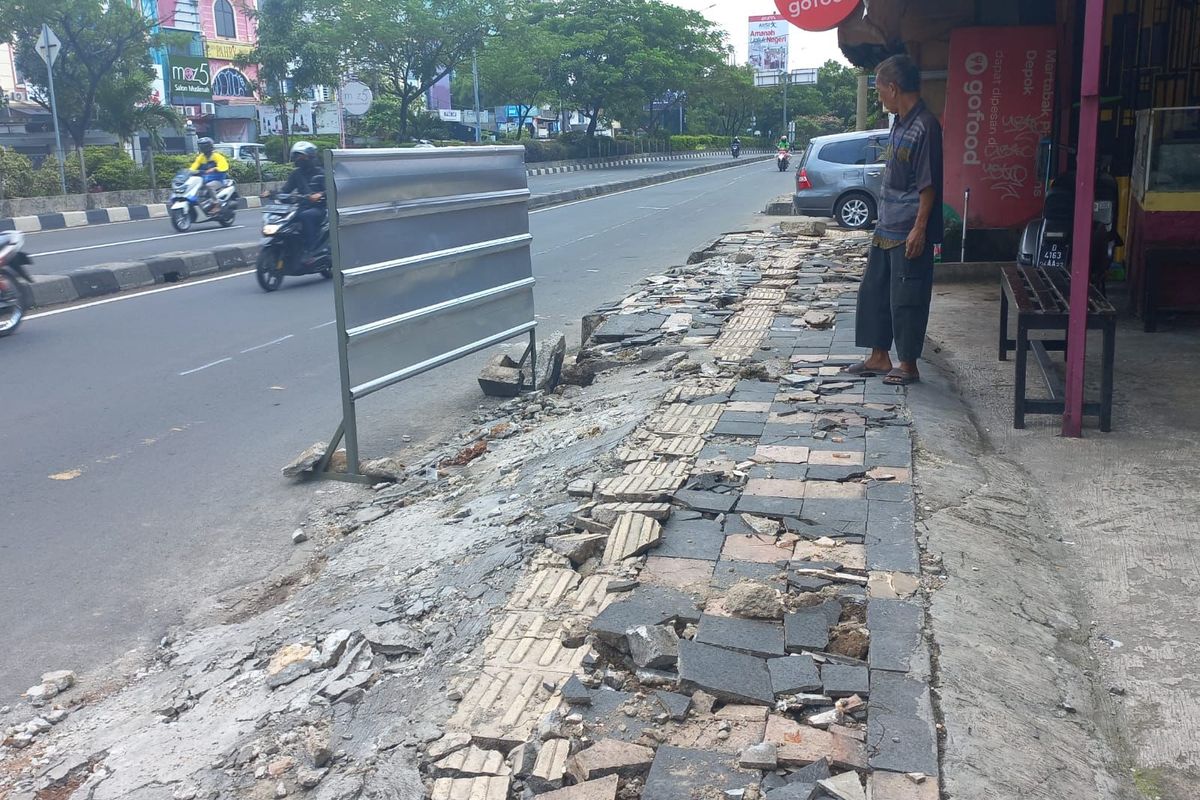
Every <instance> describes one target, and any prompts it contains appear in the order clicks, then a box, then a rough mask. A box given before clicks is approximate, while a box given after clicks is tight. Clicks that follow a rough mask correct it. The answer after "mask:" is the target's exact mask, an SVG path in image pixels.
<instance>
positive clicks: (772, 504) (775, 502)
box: [737, 494, 804, 518]
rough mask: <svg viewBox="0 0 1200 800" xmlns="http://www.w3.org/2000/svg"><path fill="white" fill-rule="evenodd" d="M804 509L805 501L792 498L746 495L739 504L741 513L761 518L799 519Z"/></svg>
mask: <svg viewBox="0 0 1200 800" xmlns="http://www.w3.org/2000/svg"><path fill="white" fill-rule="evenodd" d="M803 508H804V501H803V500H796V499H794V498H791V497H760V496H758V495H750V494H744V495H742V497H741V499H739V500H738V503H737V510H738V512H739V513H743V514H755V515H757V516H760V517H775V518H780V517H798V516H800V515H801V512H802V510H803Z"/></svg>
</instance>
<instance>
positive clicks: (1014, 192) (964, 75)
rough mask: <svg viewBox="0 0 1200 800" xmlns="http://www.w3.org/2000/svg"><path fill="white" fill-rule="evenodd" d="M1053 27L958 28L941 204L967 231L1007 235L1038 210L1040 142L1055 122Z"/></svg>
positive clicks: (949, 91) (948, 92) (949, 92)
mask: <svg viewBox="0 0 1200 800" xmlns="http://www.w3.org/2000/svg"><path fill="white" fill-rule="evenodd" d="M1057 68H1058V54H1057V52H1056V49H1055V32H1054V28H1053V27H1048V26H1047V27H1042V26H1038V27H1009V28H960V29H958V30H956V31H954V32H953V33H952V34H951V36H950V70H949V77H948V78H947V84H946V113H945V118H944V121H943V123H942V127H943V130H944V141H945V145H944V147H945V153H944V159H945V171H946V178H945V192H946V202H947V203H948V204H949V205H950V206H951V207H952V208H954V209H955V210H956V211H957V212H958V213H959V215H960V216H961V215H962V213H963V193H964V190H966V189H968V188H969V189H970V190H971V200H970V208H969V212H968V213H969V216H970V219H969V220H968V222H969V223H970V225H971V227H972V228H1011V227H1015V226H1017V225H1021V224H1024V223H1025V222H1028V221H1029V220H1031V219H1033V218H1034V217H1036V216H1037V215H1038V214H1040V213H1041V210H1042V199H1043V194H1044V192H1043V187H1042V182H1041V181H1040V180H1039V178H1038V171H1037V161H1038V143H1039V142H1040V141H1041V139H1042V137H1044V136H1049V135H1050V131H1051V129H1052V126H1053V119H1054V87H1055V76H1056V73H1057Z"/></svg>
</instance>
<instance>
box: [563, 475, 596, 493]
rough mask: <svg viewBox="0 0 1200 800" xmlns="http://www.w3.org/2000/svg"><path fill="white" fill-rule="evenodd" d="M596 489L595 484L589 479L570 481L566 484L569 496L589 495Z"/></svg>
mask: <svg viewBox="0 0 1200 800" xmlns="http://www.w3.org/2000/svg"><path fill="white" fill-rule="evenodd" d="M595 491H596V484H595V483H593V482H592V481H589V480H584V479H582V478H581V479H579V480H577V481H571V483H570V485H568V486H567V494H568V495H570V496H571V497H591V496H592V494H593V493H594V492H595Z"/></svg>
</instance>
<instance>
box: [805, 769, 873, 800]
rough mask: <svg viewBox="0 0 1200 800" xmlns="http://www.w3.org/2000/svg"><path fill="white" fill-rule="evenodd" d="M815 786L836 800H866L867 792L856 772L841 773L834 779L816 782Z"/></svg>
mask: <svg viewBox="0 0 1200 800" xmlns="http://www.w3.org/2000/svg"><path fill="white" fill-rule="evenodd" d="M817 785H818V786H820V787H821V788H822V789H824V790H825V791H826V792H828V793H829V794H831V795H833V796H834V797H835V798H837V800H867V792H866V790H865V789H864V788H863V785H862V780H861V779H860V778H859V777H858V773H857V772H843V773H842V774H841V775H838V776H836V777H833V778H825V779H824V780H820V781H817Z"/></svg>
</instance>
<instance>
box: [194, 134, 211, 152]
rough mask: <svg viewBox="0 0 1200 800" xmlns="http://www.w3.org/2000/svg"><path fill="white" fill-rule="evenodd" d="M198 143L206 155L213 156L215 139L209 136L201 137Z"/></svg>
mask: <svg viewBox="0 0 1200 800" xmlns="http://www.w3.org/2000/svg"><path fill="white" fill-rule="evenodd" d="M196 144H198V145H199V146H200V152H201V153H204V155H206V156H211V155H212V154H213V140H212V139H210V138H208V137H207V136H203V137H201V138H200V140H199V141H197V142H196Z"/></svg>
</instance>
